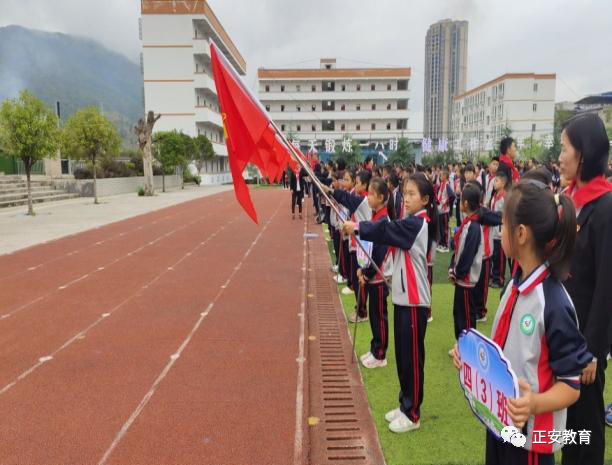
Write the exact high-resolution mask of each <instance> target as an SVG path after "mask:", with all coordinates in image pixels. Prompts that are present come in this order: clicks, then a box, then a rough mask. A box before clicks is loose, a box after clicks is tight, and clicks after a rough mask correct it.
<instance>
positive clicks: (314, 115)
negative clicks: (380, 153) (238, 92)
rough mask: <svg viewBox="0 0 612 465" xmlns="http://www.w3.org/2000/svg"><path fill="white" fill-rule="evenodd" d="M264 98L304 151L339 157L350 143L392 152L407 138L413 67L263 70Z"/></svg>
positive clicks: (330, 64) (332, 65) (331, 63)
mask: <svg viewBox="0 0 612 465" xmlns="http://www.w3.org/2000/svg"><path fill="white" fill-rule="evenodd" d="M257 76H258V79H259V98H260V100H261V103H262V104H263V105H264V106H265V108H266V110H267V111H268V112H269V114H270V117H271V118H272V120H274V122H275V123H276V124H277V125H278V127H279V129H280V130H281V131H282V132H283V133H284V134H285V136H286V137H287V138H289V139H292V140H293V141H295V142H296V143H299V144H300V145H301V146H302V148H303V149H305V150H308V149H310V148H311V147H315V148H316V149H317V151H319V152H321V151H322V152H333V151H334V148H335V147H336V146H337V145H338V144H342V143H343V141H345V140H347V138H350V139H351V140H356V141H358V142H359V143H360V144H361V146H362V148H364V149H366V150H367V149H368V148H369V149H372V150H375V149H376V150H381V146H384V150H385V151H386V150H387V149H388V148H389V146H391V148H393V145H394V142H395V141H397V139H399V138H401V137H407V134H408V133H407V131H408V108H409V95H410V68H342V67H337V62H336V59H334V58H323V59H321V60H320V64H319V67H318V68H303V69H268V68H260V69H259V70H258V73H257Z"/></svg>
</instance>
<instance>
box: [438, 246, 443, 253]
mask: <svg viewBox="0 0 612 465" xmlns="http://www.w3.org/2000/svg"><path fill="white" fill-rule="evenodd" d="M436 250H437V251H438V252H440V253H442V252H444V247H442V246H441V245H439V246H438V247H436Z"/></svg>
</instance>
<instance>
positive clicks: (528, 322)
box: [520, 314, 535, 336]
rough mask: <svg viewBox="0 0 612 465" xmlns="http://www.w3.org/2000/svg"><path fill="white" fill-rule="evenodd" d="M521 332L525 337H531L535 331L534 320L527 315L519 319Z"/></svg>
mask: <svg viewBox="0 0 612 465" xmlns="http://www.w3.org/2000/svg"><path fill="white" fill-rule="evenodd" d="M520 325H521V332H522V333H523V334H524V335H526V336H531V335H532V334H533V331H534V330H535V319H534V318H533V317H532V316H531V315H529V314H527V315H525V316H524V317H523V318H521V322H520Z"/></svg>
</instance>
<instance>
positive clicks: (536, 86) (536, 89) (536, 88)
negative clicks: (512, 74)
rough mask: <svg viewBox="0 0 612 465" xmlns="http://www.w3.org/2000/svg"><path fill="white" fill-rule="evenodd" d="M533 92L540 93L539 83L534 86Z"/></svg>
mask: <svg viewBox="0 0 612 465" xmlns="http://www.w3.org/2000/svg"><path fill="white" fill-rule="evenodd" d="M533 91H534V92H537V91H538V83H537V82H536V83H535V84H534V85H533Z"/></svg>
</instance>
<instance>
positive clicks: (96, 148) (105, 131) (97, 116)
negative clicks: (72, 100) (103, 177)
mask: <svg viewBox="0 0 612 465" xmlns="http://www.w3.org/2000/svg"><path fill="white" fill-rule="evenodd" d="M62 139H63V144H62V145H63V150H64V152H65V153H66V154H67V155H68V157H70V158H75V159H87V160H89V161H90V162H91V164H92V168H93V180H94V204H98V203H99V202H98V184H97V174H96V171H97V166H96V162H97V161H98V159H100V158H105V159H109V158H113V157H116V156H117V154H118V153H119V147H120V146H121V138H120V137H119V133H118V132H117V128H116V127H115V125H114V124H113V123H111V121H110V120H109V119H108V118H106V117H105V116H104V115H102V114H101V113H100V111H99V110H98V108H97V107H88V108H83V109H82V110H79V111H77V112H76V113H75V114H73V115H72V116H71V117H70V118H68V121H66V124H65V125H64V132H63V137H62Z"/></svg>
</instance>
